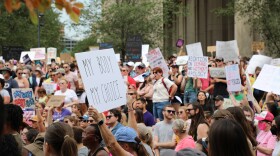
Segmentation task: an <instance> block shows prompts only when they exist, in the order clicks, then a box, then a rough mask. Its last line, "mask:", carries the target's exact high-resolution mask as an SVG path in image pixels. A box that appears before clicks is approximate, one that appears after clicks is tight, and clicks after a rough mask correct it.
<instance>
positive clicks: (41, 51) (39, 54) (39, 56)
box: [30, 48, 46, 60]
mask: <svg viewBox="0 0 280 156" xmlns="http://www.w3.org/2000/svg"><path fill="white" fill-rule="evenodd" d="M30 52H34V53H35V56H34V60H44V59H45V58H46V48H31V49H30Z"/></svg>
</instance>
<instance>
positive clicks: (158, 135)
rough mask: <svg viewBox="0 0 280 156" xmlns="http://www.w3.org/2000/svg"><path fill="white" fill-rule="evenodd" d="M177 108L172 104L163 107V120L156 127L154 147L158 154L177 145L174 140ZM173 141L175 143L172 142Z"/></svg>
mask: <svg viewBox="0 0 280 156" xmlns="http://www.w3.org/2000/svg"><path fill="white" fill-rule="evenodd" d="M175 112H176V111H175V109H174V107H173V106H172V105H166V106H165V107H164V108H163V109H162V114H163V121H160V122H158V123H157V124H156V125H155V128H154V149H155V153H156V155H162V153H164V152H165V151H166V150H167V149H174V147H175V146H176V143H175V140H173V138H172V137H173V134H174V133H173V129H172V124H173V118H174V115H175ZM170 142H173V143H170Z"/></svg>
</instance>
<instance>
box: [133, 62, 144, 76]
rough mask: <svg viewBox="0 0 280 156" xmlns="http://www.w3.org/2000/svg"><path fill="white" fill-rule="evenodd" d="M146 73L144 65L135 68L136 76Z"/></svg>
mask: <svg viewBox="0 0 280 156" xmlns="http://www.w3.org/2000/svg"><path fill="white" fill-rule="evenodd" d="M145 72H146V65H145V64H144V63H141V64H139V65H137V66H136V67H135V73H136V76H138V75H142V74H144V73H145Z"/></svg>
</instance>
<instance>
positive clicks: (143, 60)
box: [142, 44, 150, 66]
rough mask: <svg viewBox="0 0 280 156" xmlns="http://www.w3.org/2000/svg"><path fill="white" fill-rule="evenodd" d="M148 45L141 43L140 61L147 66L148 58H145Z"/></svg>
mask: <svg viewBox="0 0 280 156" xmlns="http://www.w3.org/2000/svg"><path fill="white" fill-rule="evenodd" d="M149 47H150V45H148V44H143V45H142V62H143V63H144V64H145V65H146V66H147V64H148V59H147V56H146V55H147V54H148V53H149Z"/></svg>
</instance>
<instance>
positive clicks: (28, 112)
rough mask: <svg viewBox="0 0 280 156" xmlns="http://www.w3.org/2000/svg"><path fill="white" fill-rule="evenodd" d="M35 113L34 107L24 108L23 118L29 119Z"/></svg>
mask: <svg viewBox="0 0 280 156" xmlns="http://www.w3.org/2000/svg"><path fill="white" fill-rule="evenodd" d="M34 115H35V110H34V109H30V108H28V109H23V118H24V119H25V120H26V121H29V119H31V118H32V117H33V116H34Z"/></svg>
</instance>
